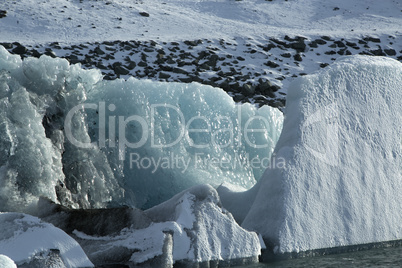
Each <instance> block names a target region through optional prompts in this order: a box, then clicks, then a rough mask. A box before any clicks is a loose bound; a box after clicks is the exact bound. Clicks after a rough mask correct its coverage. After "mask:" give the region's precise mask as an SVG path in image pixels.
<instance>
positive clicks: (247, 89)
mask: <svg viewBox="0 0 402 268" xmlns="http://www.w3.org/2000/svg"><path fill="white" fill-rule="evenodd" d="M242 92H243V94H244V95H246V96H250V95H253V94H254V92H255V86H253V85H250V84H247V83H246V84H244V85H243V90H242Z"/></svg>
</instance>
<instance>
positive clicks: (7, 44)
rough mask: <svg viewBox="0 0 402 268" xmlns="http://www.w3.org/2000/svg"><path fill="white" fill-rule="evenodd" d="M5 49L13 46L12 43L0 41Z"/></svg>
mask: <svg viewBox="0 0 402 268" xmlns="http://www.w3.org/2000/svg"><path fill="white" fill-rule="evenodd" d="M0 45H2V46H3V47H4V48H5V49H11V48H13V44H11V43H0Z"/></svg>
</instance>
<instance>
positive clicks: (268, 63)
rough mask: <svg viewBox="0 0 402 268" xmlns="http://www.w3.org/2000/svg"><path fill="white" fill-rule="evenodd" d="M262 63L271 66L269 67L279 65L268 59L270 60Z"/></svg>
mask: <svg viewBox="0 0 402 268" xmlns="http://www.w3.org/2000/svg"><path fill="white" fill-rule="evenodd" d="M264 65H266V66H268V67H271V68H276V67H279V64H277V63H276V62H273V61H270V60H269V61H268V62H266V63H264Z"/></svg>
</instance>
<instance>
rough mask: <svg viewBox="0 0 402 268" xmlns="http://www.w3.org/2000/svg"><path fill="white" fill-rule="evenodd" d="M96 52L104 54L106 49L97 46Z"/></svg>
mask: <svg viewBox="0 0 402 268" xmlns="http://www.w3.org/2000/svg"><path fill="white" fill-rule="evenodd" d="M94 52H95V53H96V54H98V55H104V54H105V51H103V50H102V49H101V48H100V47H96V48H95V50H94Z"/></svg>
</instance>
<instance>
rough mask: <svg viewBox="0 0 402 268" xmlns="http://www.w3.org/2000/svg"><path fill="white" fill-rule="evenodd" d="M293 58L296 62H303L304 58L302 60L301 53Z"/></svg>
mask: <svg viewBox="0 0 402 268" xmlns="http://www.w3.org/2000/svg"><path fill="white" fill-rule="evenodd" d="M293 58H294V60H295V61H302V60H303V58H302V56H301V54H300V53H297V54H295V55H294V56H293Z"/></svg>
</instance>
